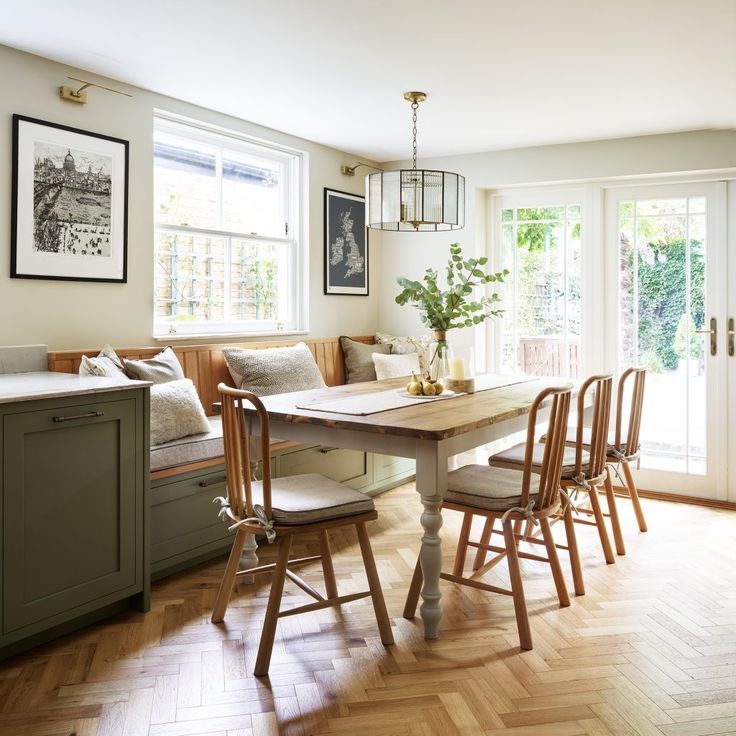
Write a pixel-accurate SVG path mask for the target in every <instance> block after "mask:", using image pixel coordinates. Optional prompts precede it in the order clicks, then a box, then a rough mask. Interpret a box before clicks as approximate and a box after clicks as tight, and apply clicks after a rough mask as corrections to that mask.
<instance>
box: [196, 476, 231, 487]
mask: <svg viewBox="0 0 736 736" xmlns="http://www.w3.org/2000/svg"><path fill="white" fill-rule="evenodd" d="M226 481H227V476H225V475H221V476H220V477H219V478H208V479H207V480H201V481H199V487H200V488H209V487H210V486H219V485H220V484H221V483H225V482H226Z"/></svg>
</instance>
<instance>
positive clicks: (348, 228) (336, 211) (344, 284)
mask: <svg viewBox="0 0 736 736" xmlns="http://www.w3.org/2000/svg"><path fill="white" fill-rule="evenodd" d="M325 294H358V295H367V294H368V243H367V238H366V228H365V200H364V198H363V197H359V196H357V195H354V194H347V193H345V192H336V191H334V190H331V189H325Z"/></svg>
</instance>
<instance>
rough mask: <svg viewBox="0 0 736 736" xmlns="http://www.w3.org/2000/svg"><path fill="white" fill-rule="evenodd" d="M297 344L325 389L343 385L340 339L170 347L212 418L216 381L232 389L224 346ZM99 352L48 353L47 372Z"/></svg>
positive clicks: (133, 353) (68, 369)
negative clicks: (312, 361) (311, 360)
mask: <svg viewBox="0 0 736 736" xmlns="http://www.w3.org/2000/svg"><path fill="white" fill-rule="evenodd" d="M353 340H357V341H358V342H364V343H367V344H371V343H372V342H373V336H372V335H362V336H359V337H353ZM298 342H304V343H306V345H307V347H308V348H309V349H310V350H311V351H312V355H314V359H315V361H316V362H317V365H318V366H319V370H320V372H321V373H322V377H323V378H324V379H325V383H326V384H327V385H328V386H339V385H342V384H344V383H345V362H344V360H343V355H342V349H341V348H340V339H339V338H337V337H323V338H317V339H314V340H280V341H278V342H276V341H271V342H243V343H223V344H217V345H181V346H172V347H173V349H174V352H175V353H176V355H177V357H178V358H179V362H180V363H181V365H182V368H183V369H184V375H185V376H186V377H187V378H190V379H191V380H192V381H193V383H194V385H195V387H196V388H197V393H199V397H200V399H201V400H202V405H203V406H204V409H205V411H206V412H207V414H208V415H212V414H213V411H212V404H213V403H215V402H216V401H219V400H220V399H219V395H218V393H217V384H218V383H220V382H224V383H227V384H229V385H231V386H232V383H233V382H232V378H231V377H230V372H229V371H228V369H227V364H226V363H225V358H224V356H223V354H222V349H223V348H224V347H232V346H235V347H242V348H250V349H255V350H263V349H265V348H279V347H287V346H289V345H296V344H297V343H298ZM161 350H163V348H162V347H153V348H121V349H118V348H116V349H115V351H116V352H117V354H118V355H119V356H120V357H121V358H135V359H140V358H152V357H153V356H154V355H157V354H158V353H160V352H161ZM99 351H100V349H99V348H97V349H90V350H61V351H54V352H49V370H50V371H58V372H61V373H77V372H78V371H79V364H80V363H81V361H82V356H83V355H87V356H93V355H97V353H99Z"/></svg>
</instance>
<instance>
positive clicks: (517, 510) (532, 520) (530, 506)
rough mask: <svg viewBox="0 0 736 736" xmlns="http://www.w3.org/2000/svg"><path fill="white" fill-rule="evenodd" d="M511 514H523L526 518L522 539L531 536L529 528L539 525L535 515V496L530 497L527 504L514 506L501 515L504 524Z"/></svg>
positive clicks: (524, 539)
mask: <svg viewBox="0 0 736 736" xmlns="http://www.w3.org/2000/svg"><path fill="white" fill-rule="evenodd" d="M509 514H522V515H523V516H524V518H525V519H526V529H525V530H524V536H523V537H522V541H526V538H527V537H528V536H529V530H530V529H531V528H532V525H534V526H539V521H537V519H536V517H535V516H534V499H533V498H530V499H529V501H528V502H527V505H526V506H514V508H512V509H508V511H506V512H505V513H504V515H503V516H502V517H501V523H502V524H505V523H506V520H507V518H508V515H509Z"/></svg>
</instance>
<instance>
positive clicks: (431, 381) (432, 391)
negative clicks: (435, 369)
mask: <svg viewBox="0 0 736 736" xmlns="http://www.w3.org/2000/svg"><path fill="white" fill-rule="evenodd" d="M443 392H444V393H446V394H450V393H452V391H447V390H445V387H444V386H443V385H442V384H441V383H440V382H439V381H438V380H437V379H435V378H430V377H429V373H426V374H422V375H419V376H417V374H416V373H412V374H411V381H409V383H407V384H406V393H407V394H409V395H410V396H416V398H418V399H426V398H429V397H431V396H439V395H440V394H442V393H443ZM402 393H403V392H402Z"/></svg>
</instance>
